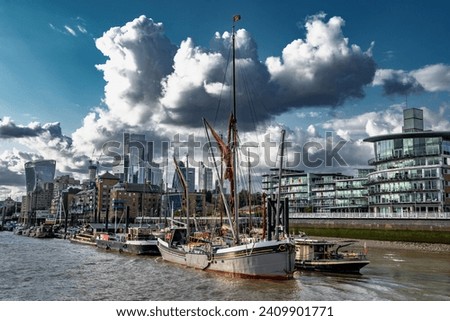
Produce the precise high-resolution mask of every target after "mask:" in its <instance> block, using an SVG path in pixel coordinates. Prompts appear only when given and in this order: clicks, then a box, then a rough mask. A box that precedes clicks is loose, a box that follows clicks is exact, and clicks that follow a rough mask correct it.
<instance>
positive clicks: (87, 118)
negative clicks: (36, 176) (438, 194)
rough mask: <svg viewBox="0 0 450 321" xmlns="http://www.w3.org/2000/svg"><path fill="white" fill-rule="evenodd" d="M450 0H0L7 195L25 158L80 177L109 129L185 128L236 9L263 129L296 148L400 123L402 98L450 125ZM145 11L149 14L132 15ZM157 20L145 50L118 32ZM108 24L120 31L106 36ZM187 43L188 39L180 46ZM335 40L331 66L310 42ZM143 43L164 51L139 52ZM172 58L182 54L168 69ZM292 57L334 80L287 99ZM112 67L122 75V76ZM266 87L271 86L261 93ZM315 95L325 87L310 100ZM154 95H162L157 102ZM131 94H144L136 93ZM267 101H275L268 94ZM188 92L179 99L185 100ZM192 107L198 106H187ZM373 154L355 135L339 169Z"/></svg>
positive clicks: (432, 120) (431, 122) (163, 133)
mask: <svg viewBox="0 0 450 321" xmlns="http://www.w3.org/2000/svg"><path fill="white" fill-rule="evenodd" d="M449 7H450V5H449V4H447V3H446V2H443V1H343V0H342V1H339V0H329V1H311V0H292V1H211V0H210V1H207V0H202V1H200V0H191V1H175V0H168V1H151V0H148V1H146V0H131V1H115V0H109V1H98V0H96V1H65V0H63V1H40V0H35V1H22V0H11V1H9V0H0V30H2V32H1V33H0V44H1V45H0V84H1V85H0V118H1V119H2V122H1V123H0V186H1V188H2V191H3V193H4V194H11V195H13V194H14V195H16V194H20V192H21V188H22V187H23V185H24V178H23V163H24V162H26V161H28V160H32V159H39V158H53V159H56V160H57V162H58V164H59V165H58V171H59V173H72V172H73V173H75V174H76V175H81V176H82V174H83V173H84V172H85V168H84V166H85V164H86V161H87V159H88V158H90V157H92V154H93V153H94V151H95V153H97V152H98V149H99V146H101V144H102V142H104V141H106V140H108V139H113V138H114V135H113V134H114V133H117V132H123V131H136V132H145V133H146V134H148V136H149V137H151V139H155V140H157V139H163V138H164V139H167V138H168V137H170V135H171V133H173V131H174V128H176V129H178V130H181V129H180V128H182V130H181V131H182V132H185V133H187V132H189V127H190V124H191V123H192V122H193V119H194V116H195V117H197V116H199V115H200V114H201V113H202V112H203V111H204V110H205V108H206V107H205V106H202V104H209V103H211V102H212V101H215V100H217V95H216V94H215V93H213V91H214V90H215V89H214V88H216V87H214V86H212V85H213V84H216V82H217V79H218V78H217V77H218V76H216V75H212V73H213V71H214V70H215V69H214V68H213V67H214V66H219V65H220V62H219V61H218V60H217V59H216V58H217V57H216V56H214V55H212V54H211V53H212V52H214V51H215V50H216V49H217V48H216V47H217V46H220V43H221V40H220V39H219V38H220V37H219V38H217V37H215V32H218V33H219V35H220V36H222V38H221V39H222V40H223V39H225V38H226V37H224V33H225V32H227V31H228V32H229V31H230V29H231V17H232V16H233V15H234V14H240V15H241V16H242V20H241V21H239V22H238V24H237V29H245V30H246V33H242V34H241V35H240V36H238V37H241V38H239V39H242V42H243V43H245V44H247V46H244V47H242V49H241V53H242V54H243V55H248V57H249V59H252V60H254V66H253V67H249V68H250V69H249V70H248V72H249V74H248V75H249V76H250V77H252V78H251V79H261V83H259V82H258V81H259V80H255V85H261V86H259V87H258V88H263V91H264V95H267V96H264V95H263V100H264V101H265V102H266V103H267V106H266V107H264V108H263V109H262V110H261V109H260V110H259V113H260V114H262V113H264V112H267V115H268V116H263V117H262V119H261V120H259V121H258V124H257V126H259V128H260V129H259V130H260V132H261V128H264V129H265V130H266V133H267V132H271V131H273V132H275V131H276V130H277V129H278V128H279V127H281V126H284V127H287V128H288V129H289V134H290V135H291V136H290V139H291V140H293V141H294V142H298V143H299V144H300V145H301V143H304V142H305V141H308V140H314V139H317V140H320V139H323V137H324V132H325V131H332V132H334V133H335V134H336V135H337V136H339V137H341V138H343V139H346V140H352V141H354V142H357V141H358V140H359V139H361V138H362V137H364V136H368V135H371V134H377V133H384V132H385V131H390V132H392V131H396V130H397V131H398V130H399V128H401V120H402V119H401V109H402V108H403V106H404V104H405V102H406V97H407V104H408V106H410V107H417V108H423V109H424V110H425V118H426V119H425V120H426V122H425V124H426V126H427V127H428V128H429V129H435V130H447V129H448V128H447V129H446V126H447V125H448V119H449V92H450V55H449V54H448V53H449V49H450V37H448V36H447V34H446V33H447V32H448V30H450V20H449V19H448V12H450V10H449V9H450V8H449ZM143 15H144V16H145V17H146V19H147V20H142V21H140V20H139V19H138V18H139V17H141V16H143ZM333 18H336V19H333ZM149 19H151V23H149V22H148V21H149ZM127 23H128V27H127ZM158 23H161V24H162V29H161V30H162V31H160V30H159V29H158V30H159V31H158V34H159V36H158V37H157V38H151V37H147V38H143V40H142V41H153V42H155V41H160V40H161V43H158V44H153V45H152V46H150V45H149V46H150V47H146V45H145V46H144V45H143V47H142V48H141V47H139V45H142V44H139V43H138V42H136V43H134V42H133V39H125V38H126V36H127V33H126V32H127V30H134V31H136V30H140V29H139V28H142V30H144V29H145V28H150V29H151V28H158V27H156V25H157V24H158ZM308 23H309V26H310V27H307V26H308ZM113 27H122V30H121V31H120V32H118V33H117V32H116V34H113V33H111V34H109V35H106V34H105V33H106V32H108V30H110V29H111V28H113ZM160 27H161V25H160ZM308 28H309V29H308ZM320 28H322V29H323V30H324V31H323V32H324V33H323V35H325V36H324V37H321V36H320V30H321V29H320ZM145 30H149V29H145ZM152 30H153V29H152ZM307 35H309V36H307ZM120 37H121V38H120ZM119 38H120V39H119ZM188 38H190V39H191V41H192V42H191V43H189V42H186V40H187V39H188ZM99 39H100V40H99ZM213 39H215V40H213ZM308 39H309V40H308ZM296 40H301V41H302V42H301V43H302V44H303V46H301V45H300V42H296V43H295V41H296ZM317 41H319V42H318V44H317ZM345 41H347V43H346V42H345ZM101 43H103V47H102V44H101ZM314 43H316V45H317V46H316V47H314ZM289 45H290V46H289ZM127 46H129V47H127ZM333 46H337V47H339V46H340V47H339V49H336V50H337V51H336V54H335V55H337V56H338V57H337V58H335V59H336V60H335V61H334V63H333V64H332V66H330V64H328V65H327V64H326V62H327V61H330V59H333V58H330V57H328V56H327V57H326V58H323V57H322V56H320V53H319V51H318V50H317V51H314V50H315V49H314V48H316V49H317V48H319V47H321V48H323V50H325V51H326V50H328V49H327V48H333ZM342 46H344V47H345V48H343V49H342ZM353 46H356V47H357V49H354V47H353ZM288 47H289V48H290V49H289V48H288ZM118 48H122V49H123V48H125V49H126V50H128V52H129V53H131V57H133V59H136V61H137V62H135V65H136V66H137V67H136V66H135V67H136V68H141V69H142V70H144V71H142V73H141V74H142V75H145V76H146V78H142V79H139V74H137V73H136V74H134V73H133V70H131V69H133V68H131V69H129V68H128V67H127V66H126V62H124V61H119V60H115V59H117V56H114V55H115V54H117V53H118V52H119V51H120V50H118ZM149 48H150V49H152V50H156V51H157V50H166V51H165V53H164V54H163V53H158V52H156V51H155V52H153V53H149V52H146V51H145V50H146V49H149ZM286 48H288V49H286ZM295 48H297V49H298V51H295V50H294V49H295ZM301 48H303V49H301ZM305 48H308V50H312V51H310V52H309V54H310V57H309V58H307V57H300V55H302V53H304V52H305V51H304V50H305ZM133 50H134V51H133ZM246 50H248V51H246ZM302 50H303V51H302ZM330 50H332V49H330ZM219 52H220V50H219ZM255 52H256V55H255V54H254V53H255ZM348 52H350V53H348ZM176 53H178V54H179V55H178V56H177V55H176ZM283 53H286V56H284V55H283ZM347 54H348V55H349V57H350V58H348V56H347ZM146 55H148V57H146ZM187 55H192V56H189V57H190V58H192V59H190V60H188V59H187V58H186V57H187ZM296 55H297V56H296ZM339 55H342V57H339ZM224 56H225V55H222V57H224ZM115 57H116V58H115ZM128 57H130V56H128ZM174 57H175V58H176V57H178V60H177V65H176V67H175V68H173V66H175V60H174ZM201 57H203V58H204V59H203V60H202V59H201ZM269 57H273V58H274V59H272V60H271V59H270V58H269ZM268 58H269V59H268ZM339 58H343V59H342V60H340V59H339ZM344 58H348V59H347V60H344ZM308 59H310V60H309V61H308ZM349 59H355V61H354V62H353V61H349ZM205 60H207V63H205V64H204V65H203V63H204V62H205ZM288 61H289V63H288ZM331 61H332V62H333V60H331ZM344 61H345V62H344ZM194 62H195V63H194ZM320 62H322V63H323V65H320ZM146 63H150V64H155V66H153V67H148V66H146V65H145V64H146ZM295 63H297V64H299V65H302V67H301V68H300V67H299V68H298V70H297V72H300V71H309V72H311V74H312V75H313V78H314V79H319V78H320V79H323V78H327V77H328V78H330V79H326V80H323V82H322V83H318V84H316V83H315V82H313V81H311V82H308V81H307V80H306V79H303V80H301V81H299V85H302V86H304V88H306V87H307V88H308V90H309V92H307V93H302V94H299V95H295V94H296V93H295V91H296V89H295V88H294V89H293V88H284V87H283V86H284V85H286V84H288V85H289V79H291V78H290V77H294V76H293V74H292V73H291V72H290V71H292V68H294V69H295V68H296V67H295ZM340 63H342V65H343V67H342V70H343V71H342V70H341V72H344V73H346V72H348V73H349V75H350V76H351V78H353V79H352V80H351V81H349V80H348V79H346V80H345V81H343V80H342V79H340V78H338V76H336V79H333V78H332V77H333V75H334V72H336V75H339V77H342V75H341V74H340V73H339V71H336V70H337V69H336V68H335V66H337V65H339V64H340ZM141 64H142V65H141ZM292 64H294V65H292ZM292 66H294V67H292ZM352 66H353V67H354V68H352ZM147 67H148V68H147ZM208 68H211V70H208ZM326 68H329V69H326ZM346 68H347V69H346ZM263 69H264V70H263ZM130 70H131V71H130ZM261 70H262V71H261ZM324 70H325V71H324ZM174 71H175V72H174ZM188 71H191V73H195V72H197V71H198V74H197V75H195V76H196V77H202V76H204V77H205V79H204V80H202V81H203V83H208V84H211V86H210V87H206V86H205V87H204V88H200V87H201V85H198V83H196V81H198V79H191V80H190V82H189V83H186V75H184V76H183V73H184V72H188ZM139 72H141V70H139ZM321 72H323V74H320V73H321ZM156 73H161V75H163V76H164V77H160V78H158V77H156V76H155V74H156ZM120 75H125V77H124V79H122V80H120V79H118V77H119V76H120ZM188 76H189V77H192V78H194V77H193V76H192V74H189V75H188ZM350 76H349V77H350ZM127 77H128V79H127ZM264 77H266V78H267V79H265V78H264ZM105 78H106V79H105ZM269 78H270V79H269ZM292 79H294V78H292ZM128 80H129V81H130V82H129V84H130V86H131V87H133V86H134V87H133V88H127V89H124V88H123V86H122V85H121V83H120V81H125V82H126V83H127V82H128ZM147 80H148V83H146V81H147ZM150 80H151V81H153V82H154V83H156V82H157V83H158V84H159V83H160V82H161V80H164V83H165V87H164V89H165V90H166V92H164V95H163V94H161V93H162V89H161V88H160V87H159V86H157V87H152V86H153V85H151V84H150ZM202 81H200V83H201V82H202ZM264 81H265V82H264ZM263 82H264V83H263ZM268 83H270V84H271V86H267V87H266V85H267V84H268ZM274 83H276V85H277V86H272V85H273V84H274ZM334 83H338V85H336V88H337V89H339V90H342V93H339V94H337V93H333V94H330V96H329V97H328V96H327V95H328V93H327V92H326V90H325V89H324V88H323V87H324V84H325V85H329V84H334ZM340 83H342V84H341V85H340ZM107 84H109V86H110V87H109V88H108V86H107ZM124 86H125V85H124ZM146 86H149V87H146ZM177 86H178V87H177ZM196 86H199V87H196ZM316 86H317V87H316ZM119 87H120V88H119ZM192 87H195V88H192ZM318 89H320V91H319V92H320V95H314V92H315V91H316V90H318ZM272 90H274V91H272ZM300 90H301V89H300ZM275 91H277V92H275ZM280 93H283V95H281V96H280V97H278V96H277V94H280ZM152 95H154V96H158V99H157V100H158V102H156V99H155V97H152ZM208 95H209V96H208ZM140 96H143V97H144V96H145V97H144V98H142V99H138V98H136V97H140ZM206 96H208V97H206ZM291 96H292V97H291ZM294 96H295V97H294ZM199 97H201V99H200V98H199ZM274 97H276V98H277V99H278V100H275V99H274V101H271V98H274ZM324 97H328V98H324ZM191 99H193V103H192V105H190V106H188V105H187V104H186V103H185V102H186V101H191ZM210 99H211V100H210ZM150 105H151V106H152V107H149V108H148V109H146V108H147V107H148V106H150ZM146 106H147V107H146ZM192 106H195V108H196V109H195V111H194V112H193V111H192V109H189V108H194V107H192ZM243 119H244V122H246V121H248V120H249V119H245V116H244V117H243ZM154 124H159V125H158V126H157V125H154ZM162 124H163V125H162ZM164 124H167V125H166V126H164ZM197 125H198V124H195V125H194V124H193V125H192V127H197ZM399 126H400V127H399ZM149 128H150V129H149ZM146 129H149V130H148V132H146ZM368 151H369V152H370V146H369V147H367V146H362V145H361V144H359V143H355V144H354V145H351V146H349V147H348V151H347V152H346V153H347V154H348V155H351V156H348V157H349V161H348V163H349V164H351V165H355V166H357V165H364V164H363V163H364V156H365V157H366V158H367V152H368ZM68 159H70V161H69V160H68ZM2 198H3V196H1V195H0V199H2Z"/></svg>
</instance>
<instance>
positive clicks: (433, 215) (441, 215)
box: [289, 212, 450, 220]
mask: <svg viewBox="0 0 450 321" xmlns="http://www.w3.org/2000/svg"><path fill="white" fill-rule="evenodd" d="M289 218H291V219H296V218H298V219H304V218H309V219H314V218H321V219H342V218H348V219H439V220H450V212H428V213H423V212H411V213H407V212H404V213H367V212H365V213H289Z"/></svg>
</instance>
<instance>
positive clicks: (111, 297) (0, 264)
mask: <svg viewBox="0 0 450 321" xmlns="http://www.w3.org/2000/svg"><path fill="white" fill-rule="evenodd" d="M368 250H369V253H368V256H369V259H370V264H369V265H367V266H366V267H364V268H363V269H362V270H361V274H360V275H340V274H324V273H319V272H298V273H296V275H295V278H294V279H293V280H289V281H277V282H276V281H265V280H245V279H238V278H229V277H225V276H220V275H217V274H213V273H208V272H204V271H199V270H195V269H190V268H185V267H181V266H178V265H175V264H171V263H168V262H165V261H162V260H161V258H160V257H151V256H150V257H137V256H130V255H124V254H120V253H112V252H107V251H104V250H100V249H97V248H96V247H92V246H88V245H79V244H73V243H70V242H69V241H68V240H61V239H35V238H29V237H24V236H17V235H14V234H13V233H12V232H0V300H1V301H10V300H13V301H38V300H39V301H97V300H104V301H129V300H133V301H144V300H145V301H206V300H214V301H216V300H217V301H222V300H228V301H231V300H235V301H247V300H248V301H250V300H251V301H300V300H302V301H344V300H353V301H361V300H364V301H366V300H369V301H371V300H375V301H387V300H389V301H415V300H420V301H448V300H450V253H449V252H448V251H440V252H432V251H427V250H424V249H407V248H395V247H391V246H386V247H380V246H377V247H373V248H370V247H369V248H368Z"/></svg>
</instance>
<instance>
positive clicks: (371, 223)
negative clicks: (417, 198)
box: [289, 218, 450, 232]
mask: <svg viewBox="0 0 450 321" xmlns="http://www.w3.org/2000/svg"><path fill="white" fill-rule="evenodd" d="M289 223H290V224H291V225H295V226H304V227H322V228H352V229H375V230H410V231H448V232H450V220H445V219H442V220H440V219H422V220H421V219H343V218H340V219H335V218H333V219H327V218H320V219H311V218H300V219H297V218H296V219H290V220H289Z"/></svg>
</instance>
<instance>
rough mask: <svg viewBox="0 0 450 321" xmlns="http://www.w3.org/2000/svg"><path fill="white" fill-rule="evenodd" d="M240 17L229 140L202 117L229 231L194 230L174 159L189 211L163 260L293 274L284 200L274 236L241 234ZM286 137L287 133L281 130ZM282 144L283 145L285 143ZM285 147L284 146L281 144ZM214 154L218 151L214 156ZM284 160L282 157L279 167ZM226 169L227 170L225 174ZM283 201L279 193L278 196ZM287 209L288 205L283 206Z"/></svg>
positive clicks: (231, 271)
mask: <svg viewBox="0 0 450 321" xmlns="http://www.w3.org/2000/svg"><path fill="white" fill-rule="evenodd" d="M238 20H240V16H239V15H236V16H234V17H233V31H232V50H233V60H232V62H233V68H232V70H233V97H234V98H233V111H232V113H231V116H230V122H229V126H228V130H229V132H228V141H227V142H225V141H223V139H222V138H221V137H220V135H218V134H217V132H216V131H215V130H214V129H213V128H212V127H211V126H210V125H209V124H208V123H207V122H206V120H204V125H205V131H206V136H207V137H208V141H209V143H210V149H211V150H212V147H211V140H210V139H209V137H210V135H212V136H213V137H214V139H215V140H216V142H217V145H218V149H219V150H220V152H221V159H222V160H223V162H224V166H225V167H226V168H225V169H224V172H223V173H219V169H218V166H214V167H215V170H216V175H217V177H223V178H224V179H226V180H228V182H229V187H230V196H229V197H226V196H225V193H224V186H223V183H224V182H223V180H221V181H220V182H219V184H218V187H219V190H220V195H221V200H222V204H223V206H224V208H225V212H226V214H227V219H228V227H229V231H228V232H227V233H212V232H205V231H199V230H197V231H195V232H192V233H191V230H190V228H191V226H190V225H191V223H190V216H189V204H188V201H189V196H188V195H187V194H188V186H187V183H186V181H185V177H184V175H183V173H182V172H181V170H180V168H179V167H178V162H177V160H176V159H175V158H174V163H175V167H176V172H177V174H178V177H179V180H180V182H181V185H182V186H183V190H184V200H185V205H184V207H185V213H186V221H187V223H186V224H184V226H182V227H181V226H178V227H173V228H172V229H171V233H170V234H167V238H166V239H162V238H159V239H158V248H159V250H160V252H161V256H162V258H163V259H164V260H166V261H170V262H173V263H177V264H182V265H184V266H187V267H192V268H197V269H201V270H205V271H211V272H217V273H222V274H227V275H230V276H236V277H243V278H257V279H280V280H285V279H291V278H293V272H294V265H295V255H294V254H295V251H294V244H293V242H292V240H291V239H290V238H289V237H288V236H287V227H286V226H283V225H282V224H280V223H281V222H280V221H279V218H280V206H279V205H280V204H279V202H278V204H277V206H276V215H275V217H276V218H277V223H276V224H274V226H276V228H274V230H273V232H275V233H274V235H272V234H271V233H267V235H263V236H255V237H249V236H248V235H246V234H242V235H241V234H240V233H241V232H242V231H241V230H240V226H239V210H238V195H237V194H238V193H237V177H236V173H237V172H239V168H238V167H239V162H238V145H239V138H238V135H237V121H236V90H235V82H234V79H235V32H234V22H236V21H238ZM283 139H284V132H283ZM282 146H283V145H282ZM280 149H281V150H283V147H282V148H280ZM213 158H214V156H213ZM281 158H282V156H281ZM187 164H189V161H187ZM281 164H282V162H280V166H281ZM222 174H223V175H222ZM278 201H279V198H278ZM284 211H285V213H286V212H287V209H284Z"/></svg>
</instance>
